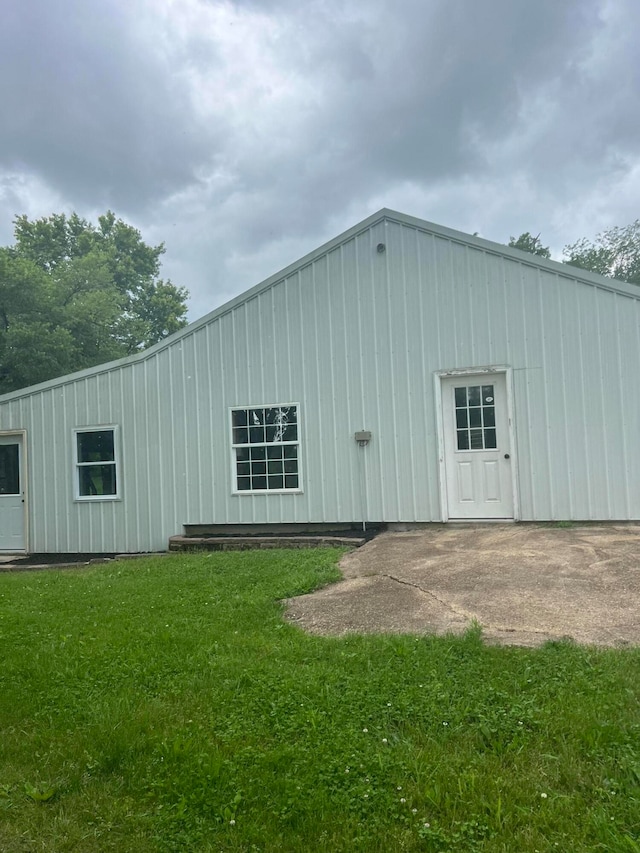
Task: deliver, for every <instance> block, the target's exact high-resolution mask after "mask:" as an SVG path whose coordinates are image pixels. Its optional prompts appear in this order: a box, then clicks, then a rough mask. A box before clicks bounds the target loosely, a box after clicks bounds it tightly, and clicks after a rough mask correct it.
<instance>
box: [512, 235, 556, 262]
mask: <svg viewBox="0 0 640 853" xmlns="http://www.w3.org/2000/svg"><path fill="white" fill-rule="evenodd" d="M509 245H510V246H511V247H512V248H513V249H520V251H521V252H530V253H531V254H532V255H538V256H539V257H541V258H550V257H551V252H550V250H549V247H548V246H543V245H542V243H541V241H540V235H539V234H538V236H537V237H534V236H533V235H532V234H530V233H529V231H525V232H524V234H521V235H520V236H519V237H517V238H516V237H510V238H509Z"/></svg>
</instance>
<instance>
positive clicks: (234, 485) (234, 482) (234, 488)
mask: <svg viewBox="0 0 640 853" xmlns="http://www.w3.org/2000/svg"><path fill="white" fill-rule="evenodd" d="M293 407H295V410H296V425H297V427H298V437H297V439H296V440H295V441H282V442H277V443H276V444H275V446H277V447H283V446H284V447H286V446H290V447H291V446H295V447H297V448H298V453H297V457H296V459H297V462H298V485H297V486H296V487H295V488H293V489H286V488H282V489H239V488H238V474H237V470H238V469H237V465H236V456H237V455H236V451H237V450H238V449H240V448H243V449H244V448H249V447H269V445H271V446H274V444H273V442H268V441H266V442H264V443H256V444H235V443H234V441H233V413H234V412H243V411H251V409H288V408H293ZM229 435H230V438H231V494H232V495H237V496H242V495H254V496H255V495H299V494H302V492H303V487H302V458H301V447H302V423H301V412H300V403H295V402H293V403H252V404H247V405H240V406H230V407H229Z"/></svg>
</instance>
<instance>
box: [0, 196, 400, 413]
mask: <svg viewBox="0 0 640 853" xmlns="http://www.w3.org/2000/svg"><path fill="white" fill-rule="evenodd" d="M386 212H387V211H386V209H384V208H383V209H382V210H379V211H378V212H377V213H373V214H372V215H371V216H368V217H367V218H366V219H363V220H362V221H361V222H359V223H357V224H356V225H353V226H352V227H351V228H348V229H347V230H346V231H343V232H342V233H341V234H339V235H338V236H337V237H333V238H332V239H331V240H328V241H327V242H326V243H323V244H322V245H321V246H319V247H318V248H317V249H313V250H312V251H311V252H308V253H307V254H306V255H303V257H302V258H300V259H299V260H297V261H294V262H293V263H291V264H289V265H288V266H286V267H284V268H283V269H281V270H279V271H278V272H276V273H274V274H273V275H270V276H269V277H268V278H266V279H264V280H263V281H261V282H259V283H258V284H256V285H254V286H253V287H250V288H249V289H248V290H245V291H243V292H242V293H239V294H238V295H237V296H234V297H233V298H232V299H229V300H228V301H227V302H224V303H223V304H222V305H220V306H218V307H217V308H214V309H213V311H209V313H208V314H205V315H204V316H202V317H199V318H198V319H197V320H194V321H193V322H192V323H189V325H188V326H185V327H184V328H183V329H179V330H178V331H177V332H174V333H173V334H171V335H168V336H167V337H166V338H164V339H163V340H161V341H158V343H156V344H153V346H150V347H149V348H148V349H145V350H143V351H142V352H138V353H134V354H133V355H127V356H124V357H123V358H118V359H116V360H115V361H108V362H104V363H103V364H96V365H94V366H93V367H86V368H84V369H83V370H78V371H75V372H74V373H65V374H64V375H63V376H57V377H55V379H48V380H46V382H39V383H38V384H37V385H27V386H25V387H24V388H18V389H17V390H16V391H8V392H7V393H6V394H0V403H6V402H10V401H11V400H16V399H19V398H20V397H29V396H30V395H31V394H37V393H40V392H41V391H48V390H50V389H52V388H56V387H59V386H61V385H67V384H70V383H72V382H77V381H79V380H81V379H85V378H87V377H89V376H98V375H99V374H101V373H109V372H110V371H111V370H116V369H118V368H121V367H128V366H129V365H130V364H136V363H137V362H139V361H146V359H148V358H153V356H155V355H157V354H158V353H159V352H162V351H163V350H165V349H169V347H172V346H174V345H175V344H177V343H178V342H179V341H180V340H182V338H185V337H188V336H189V335H191V334H193V333H194V332H197V331H198V329H201V328H202V327H203V326H206V325H208V324H209V323H211V322H213V321H214V320H217V319H218V317H221V316H223V315H224V314H228V313H229V311H232V310H233V309H234V308H237V307H238V305H241V304H242V303H243V302H247V301H249V300H250V299H253V298H254V297H256V296H258V295H259V294H260V293H262V292H263V291H266V290H268V289H269V288H270V287H273V286H274V285H276V284H277V283H278V282H279V281H282V280H283V279H284V278H287V276H290V275H291V274H292V273H294V272H296V271H297V270H299V269H302V268H303V267H305V266H308V265H309V264H311V263H313V261H315V260H317V258H319V257H321V256H322V255H324V254H326V253H327V252H330V251H332V250H333V249H336V248H337V247H338V246H339V245H341V244H342V243H345V242H347V241H348V240H351V239H353V238H354V237H356V236H357V235H358V234H361V233H362V232H363V231H366V230H367V229H368V228H371V226H373V225H376V224H377V223H378V222H381V221H382V220H383V219H385V214H386Z"/></svg>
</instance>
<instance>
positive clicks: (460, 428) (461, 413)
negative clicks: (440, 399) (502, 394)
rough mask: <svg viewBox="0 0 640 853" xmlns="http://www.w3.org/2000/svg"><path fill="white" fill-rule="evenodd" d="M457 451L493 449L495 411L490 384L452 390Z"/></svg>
mask: <svg viewBox="0 0 640 853" xmlns="http://www.w3.org/2000/svg"><path fill="white" fill-rule="evenodd" d="M455 404H456V435H457V446H458V450H495V448H496V447H497V443H496V410H495V396H494V393H493V385H467V386H463V387H458V388H456V389H455Z"/></svg>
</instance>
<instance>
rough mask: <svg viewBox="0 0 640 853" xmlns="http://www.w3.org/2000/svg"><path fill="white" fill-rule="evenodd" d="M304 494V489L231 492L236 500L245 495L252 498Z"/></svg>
mask: <svg viewBox="0 0 640 853" xmlns="http://www.w3.org/2000/svg"><path fill="white" fill-rule="evenodd" d="M302 494H304V489H254V490H253V491H252V490H251V489H246V490H245V489H243V490H242V491H240V492H238V491H235V492H231V496H232V497H234V498H237V497H240V498H241V497H242V496H243V495H251V497H255V496H256V495H302Z"/></svg>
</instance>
